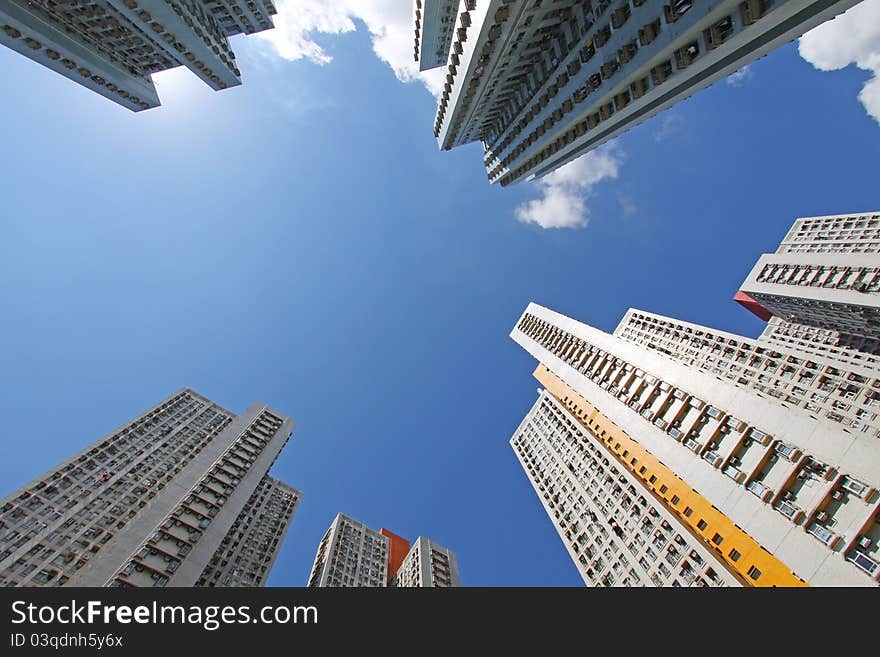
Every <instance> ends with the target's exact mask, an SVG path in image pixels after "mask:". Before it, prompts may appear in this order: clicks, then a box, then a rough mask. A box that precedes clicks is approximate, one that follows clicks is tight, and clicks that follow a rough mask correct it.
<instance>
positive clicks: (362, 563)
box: [308, 513, 389, 587]
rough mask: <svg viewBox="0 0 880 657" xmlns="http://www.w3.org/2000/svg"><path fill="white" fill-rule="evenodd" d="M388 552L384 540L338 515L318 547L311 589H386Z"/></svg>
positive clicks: (376, 533)
mask: <svg viewBox="0 0 880 657" xmlns="http://www.w3.org/2000/svg"><path fill="white" fill-rule="evenodd" d="M388 550H389V546H388V539H387V538H386V537H385V536H383V535H382V534H380V533H379V532H377V531H374V530H372V529H370V528H369V527H367V526H366V525H365V524H364V523H362V522H358V521H357V520H355V519H354V518H350V517H348V516H347V515H345V514H343V513H339V514H337V515H336V518H334V519H333V523H332V524H331V525H330V529H328V530H327V532H326V533H325V534H324V537H323V538H322V539H321V543H320V544H319V545H318V552H317V554H316V555H315V562H314V564H313V565H312V573H311V575H310V576H309V584H308V585H309V586H316V587H327V586H330V587H352V586H371V587H376V586H379V587H384V586H386V584H387V582H388Z"/></svg>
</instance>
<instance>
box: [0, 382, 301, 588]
mask: <svg viewBox="0 0 880 657" xmlns="http://www.w3.org/2000/svg"><path fill="white" fill-rule="evenodd" d="M293 426H294V422H293V420H291V419H289V418H287V417H285V416H283V415H281V414H280V413H277V412H276V411H274V410H272V409H270V408H269V407H267V406H266V405H265V404H261V403H255V404H253V405H252V406H251V407H250V408H249V409H248V410H247V412H245V413H244V414H242V415H235V414H234V413H232V412H230V411H228V410H226V409H224V408H222V407H220V406H219V405H217V404H215V403H214V402H212V401H211V400H209V399H206V398H205V397H203V396H201V395H199V394H198V393H196V392H194V391H192V390H189V389H183V390H181V391H180V392H178V393H176V394H174V395H172V396H171V397H169V398H167V399H165V400H164V401H162V402H160V403H159V404H157V405H156V406H154V407H153V408H151V409H149V410H148V411H146V412H145V413H143V414H141V415H139V416H137V417H136V418H135V419H133V420H131V421H130V422H128V423H126V424H125V425H123V426H121V427H120V428H118V429H116V430H115V431H113V432H111V433H109V434H107V435H106V436H104V437H103V438H101V439H99V440H98V441H96V442H95V443H93V444H92V445H90V446H88V447H86V448H85V449H83V450H82V451H80V452H79V453H77V454H75V455H74V456H72V457H71V458H70V459H68V460H66V461H65V462H63V463H61V464H60V465H58V466H57V467H55V468H53V469H52V470H50V471H49V472H48V473H46V474H45V475H43V476H41V477H38V478H37V479H35V480H34V481H32V482H30V483H29V484H26V485H25V486H23V487H21V488H20V489H19V490H17V491H15V492H13V493H12V494H11V495H9V496H7V497H6V498H5V499H3V500H0V532H2V533H0V585H4V586H63V585H69V586H193V585H196V584H197V583H205V584H216V585H221V586H222V585H227V584H237V583H241V584H244V583H247V584H249V585H258V584H263V583H264V581H265V577H266V575H267V573H268V570H269V568H270V567H271V565H272V562H273V560H274V558H275V555H276V554H277V550H278V546H279V545H280V542H281V540H282V539H283V537H284V533H285V531H286V528H287V526H288V525H289V522H290V519H291V517H292V515H293V512H294V510H295V508H296V502H297V501H298V500H299V497H300V494H299V493H298V492H296V491H293V490H292V489H289V488H288V487H287V486H285V485H283V484H281V483H280V482H277V481H275V480H274V479H271V478H269V477H267V476H266V473H267V472H268V471H269V468H270V467H271V466H272V463H273V462H274V461H275V459H276V457H277V456H278V454H279V452H280V451H281V449H282V448H283V447H284V445H285V444H286V443H287V441H288V440H289V438H290V435H291V432H292V430H293ZM244 544H247V545H249V546H250V547H249V548H248V550H249V553H248V554H247V555H245V554H244V550H243V549H242V547H243V545H244ZM238 559H241V561H238ZM236 569H237V572H236Z"/></svg>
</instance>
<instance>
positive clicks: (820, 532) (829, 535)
mask: <svg viewBox="0 0 880 657" xmlns="http://www.w3.org/2000/svg"><path fill="white" fill-rule="evenodd" d="M807 533H809V534H812V535H813V536H815V537H816V538H817V539H819V541H820V542H822V543H824V544H825V545H827V546H828V547H829V548H831V549H834V546H835V545H837V542H838V541H839V540H840V536H838V535H837V534H835V533H834V532H833V531H831V530H830V529H828V528H827V527H825V526H823V525H820V524H819V523H818V522H814V523H811V524H810V526H809V527H807Z"/></svg>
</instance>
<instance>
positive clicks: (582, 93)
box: [416, 0, 857, 185]
mask: <svg viewBox="0 0 880 657" xmlns="http://www.w3.org/2000/svg"><path fill="white" fill-rule="evenodd" d="M856 2H857V0H838V1H836V2H835V1H832V0H745V1H742V0H707V1H706V2H694V0H560V1H557V2H549V0H462V1H461V2H459V3H458V8H457V12H458V21H457V24H456V29H455V34H454V36H453V39H452V44H451V46H450V48H449V50H448V54H447V58H446V61H445V65H446V68H447V75H446V84H445V86H444V89H443V92H442V95H441V97H440V100H439V105H438V109H437V116H436V119H435V122H434V135H435V136H436V137H437V140H438V143H439V145H440V148H442V149H443V150H448V149H450V148H453V147H455V146H459V145H462V144H467V143H470V142H473V141H477V140H479V141H481V142H482V143H483V146H484V150H485V155H484V165H485V167H486V171H487V174H488V177H489V180H490V181H491V182H500V183H501V185H508V184H510V183H514V182H518V181H520V180H523V179H525V178H531V177H533V176H542V175H544V174H547V173H549V172H551V171H553V170H554V169H556V168H558V167H560V166H562V165H563V164H565V163H567V162H570V161H571V160H573V159H575V158H577V157H578V156H580V155H583V154H584V153H586V152H588V151H590V150H592V149H593V148H596V147H597V146H599V145H600V144H602V143H604V142H606V141H608V140H609V139H611V138H613V137H615V136H616V135H619V134H621V133H622V132H624V131H626V130H628V129H629V128H631V127H633V126H635V125H637V124H639V123H641V122H642V121H644V120H645V119H647V118H649V117H651V116H653V115H654V114H657V113H658V112H660V111H662V110H664V109H666V108H668V107H670V106H672V105H674V104H675V103H677V102H678V101H680V100H682V99H684V98H687V97H688V96H690V95H691V94H693V93H694V92H696V91H698V90H700V89H702V88H704V87H707V86H709V85H710V84H712V83H714V82H716V81H717V80H719V79H721V78H723V77H724V76H726V75H728V74H730V73H732V72H734V71H736V70H737V69H739V68H741V67H743V66H745V65H747V64H748V63H749V62H751V61H753V60H755V59H757V58H759V57H762V56H763V55H765V54H767V53H768V52H770V51H771V50H773V49H774V48H776V47H777V46H779V45H782V44H784V43H786V42H788V41H791V40H792V39H794V38H796V37H798V36H800V35H801V34H803V33H804V32H806V31H808V30H809V29H811V28H812V27H815V26H816V25H819V24H820V23H822V22H824V21H826V20H828V19H830V18H833V17H834V16H835V15H837V14H839V13H841V12H843V11H844V10H846V9H847V8H849V7H851V6H852V5H854V4H856ZM417 6H418V5H417ZM433 16H434V14H431V15H428V14H427V13H423V15H422V17H421V23H420V24H419V23H417V27H416V32H417V39H418V35H419V34H423V35H424V34H428V33H432V34H433V33H436V32H437V31H438V30H439V29H440V28H438V27H433V28H432V27H430V25H429V24H430V23H431V22H432V21H433V20H436V19H434V18H433ZM432 63H436V62H432Z"/></svg>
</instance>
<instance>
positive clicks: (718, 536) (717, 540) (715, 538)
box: [712, 532, 724, 545]
mask: <svg viewBox="0 0 880 657" xmlns="http://www.w3.org/2000/svg"><path fill="white" fill-rule="evenodd" d="M712 542H713V543H714V544H715V545H721V543H722V542H724V537H723V536H722V535H721V534H719V533H718V532H716V533H715V536H713V537H712Z"/></svg>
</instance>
